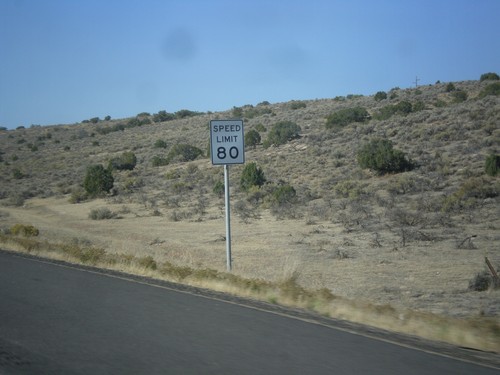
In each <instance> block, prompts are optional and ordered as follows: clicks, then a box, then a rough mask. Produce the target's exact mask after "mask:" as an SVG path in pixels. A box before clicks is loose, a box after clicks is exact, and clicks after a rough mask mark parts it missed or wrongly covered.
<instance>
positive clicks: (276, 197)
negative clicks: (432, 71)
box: [272, 184, 297, 205]
mask: <svg viewBox="0 0 500 375" xmlns="http://www.w3.org/2000/svg"><path fill="white" fill-rule="evenodd" d="M296 198H297V192H296V191H295V189H294V188H293V186H291V185H288V184H286V185H282V186H280V187H278V188H277V189H275V190H274V191H273V192H272V200H273V203H275V204H277V205H283V204H290V203H293V202H294V201H295V200H296Z"/></svg>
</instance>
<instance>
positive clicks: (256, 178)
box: [240, 162, 266, 191]
mask: <svg viewBox="0 0 500 375" xmlns="http://www.w3.org/2000/svg"><path fill="white" fill-rule="evenodd" d="M265 182H266V177H265V176H264V171H263V170H262V168H260V167H258V166H257V164H256V163H253V162H252V163H248V164H247V165H245V168H244V169H243V172H242V173H241V178H240V187H241V189H242V190H245V191H248V190H250V188H252V187H253V186H259V187H260V186H262V185H264V183H265Z"/></svg>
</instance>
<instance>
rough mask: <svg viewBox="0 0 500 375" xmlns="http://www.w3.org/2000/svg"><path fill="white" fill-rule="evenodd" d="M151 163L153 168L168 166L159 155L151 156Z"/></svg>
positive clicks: (166, 161)
mask: <svg viewBox="0 0 500 375" xmlns="http://www.w3.org/2000/svg"><path fill="white" fill-rule="evenodd" d="M151 162H152V164H153V167H161V166H164V165H168V164H170V163H169V161H168V160H167V159H166V158H164V157H162V156H159V155H155V156H153V159H152V160H151Z"/></svg>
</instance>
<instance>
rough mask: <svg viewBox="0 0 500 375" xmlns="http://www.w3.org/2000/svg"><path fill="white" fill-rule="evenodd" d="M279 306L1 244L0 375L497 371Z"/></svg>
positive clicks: (477, 374)
mask: <svg viewBox="0 0 500 375" xmlns="http://www.w3.org/2000/svg"><path fill="white" fill-rule="evenodd" d="M499 373H500V370H499V369H498V368H497V369H494V368H492V367H484V366H480V365H478V364H474V363H471V362H467V361H462V360H458V359H454V358H450V357H446V356H442V355H437V354H433V353H429V352H425V351H422V350H416V349H412V348H408V347H404V346H400V345H397V344H394V343H391V342H387V341H383V340H379V339H374V338H369V337H365V336H363V335H359V334H352V333H349V332H346V331H344V330H342V329H337V328H335V327H332V326H325V325H322V324H315V323H312V322H308V321H305V320H302V319H297V318H294V317H290V316H286V315H283V314H276V313H270V312H267V311H262V310H260V309H255V308H249V307H245V306H242V305H239V304H235V303H230V302H225V301H221V300H219V299H212V298H209V297H206V296H199V295H196V294H193V293H187V292H182V291H176V290H172V289H170V288H166V287H163V286H158V285H156V286H155V285H149V284H148V283H146V282H141V281H140V280H139V281H138V280H133V279H124V278H121V277H116V276H112V275H106V274H100V273H96V272H91V271H89V270H85V269H79V268H73V267H67V266H63V265H60V264H59V265H58V264H53V263H48V262H43V261H38V260H36V259H29V258H25V257H18V256H15V255H13V254H10V253H5V252H2V251H0V374H219V375H220V374H287V375H288V374H329V375H331V374H384V375H386V374H404V375H411V374H440V375H442V374H453V375H457V374H475V375H483V374H484V375H486V374H499Z"/></svg>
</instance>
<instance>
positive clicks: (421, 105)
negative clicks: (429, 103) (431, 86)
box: [412, 100, 425, 112]
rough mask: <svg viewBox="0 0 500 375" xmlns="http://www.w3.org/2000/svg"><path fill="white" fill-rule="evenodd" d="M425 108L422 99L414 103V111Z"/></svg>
mask: <svg viewBox="0 0 500 375" xmlns="http://www.w3.org/2000/svg"><path fill="white" fill-rule="evenodd" d="M424 109H425V103H424V102H423V101H421V100H419V101H418V102H416V103H414V104H413V105H412V112H418V111H423V110H424Z"/></svg>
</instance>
